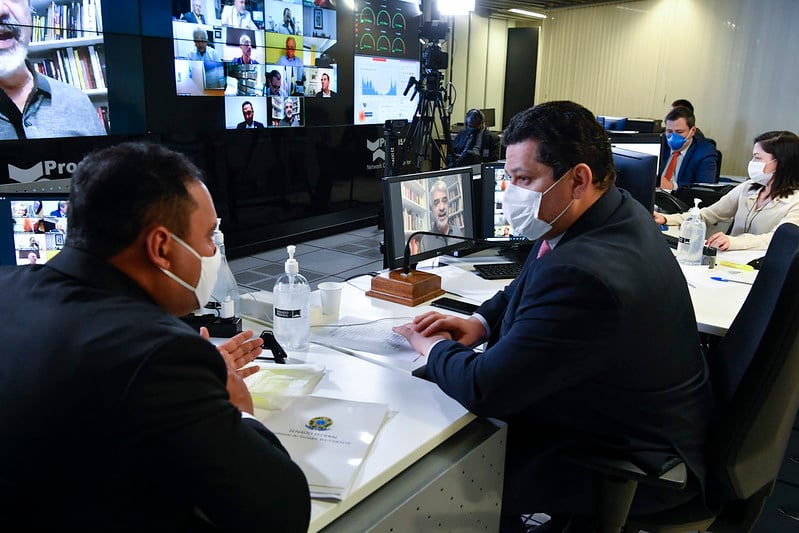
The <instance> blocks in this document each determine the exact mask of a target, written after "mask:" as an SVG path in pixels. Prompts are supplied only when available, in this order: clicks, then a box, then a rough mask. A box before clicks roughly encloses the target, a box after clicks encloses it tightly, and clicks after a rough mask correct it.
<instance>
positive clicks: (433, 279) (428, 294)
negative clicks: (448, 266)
mask: <svg viewBox="0 0 799 533" xmlns="http://www.w3.org/2000/svg"><path fill="white" fill-rule="evenodd" d="M444 293H445V291H444V290H443V289H442V288H441V277H440V276H437V275H436V274H431V273H430V272H421V271H419V270H415V269H411V271H410V272H409V273H408V274H403V273H402V269H395V270H391V271H389V272H388V275H384V274H381V275H379V276H375V277H373V278H372V288H371V290H368V291H366V295H367V296H371V297H372V298H378V299H380V300H387V301H389V302H394V303H398V304H402V305H407V306H409V307H414V306H417V305H419V304H420V303H423V302H426V301H428V300H432V299H433V298H436V297H438V296H441V295H442V294H444Z"/></svg>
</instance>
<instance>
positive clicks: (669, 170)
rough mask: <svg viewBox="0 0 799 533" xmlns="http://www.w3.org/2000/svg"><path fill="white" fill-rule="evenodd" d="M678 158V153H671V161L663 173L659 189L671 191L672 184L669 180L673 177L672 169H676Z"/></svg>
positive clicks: (676, 151) (677, 151)
mask: <svg viewBox="0 0 799 533" xmlns="http://www.w3.org/2000/svg"><path fill="white" fill-rule="evenodd" d="M679 157H680V151H679V150H675V151H673V152H672V153H671V160H670V161H669V166H668V167H666V172H664V173H663V177H662V178H660V188H661V189H667V190H671V189H673V188H674V183H672V181H671V179H672V178H673V177H674V169H675V168H677V159H678V158H679Z"/></svg>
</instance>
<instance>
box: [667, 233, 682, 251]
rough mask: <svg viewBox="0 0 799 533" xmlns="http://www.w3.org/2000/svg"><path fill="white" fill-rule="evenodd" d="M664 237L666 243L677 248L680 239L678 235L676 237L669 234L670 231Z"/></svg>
mask: <svg viewBox="0 0 799 533" xmlns="http://www.w3.org/2000/svg"><path fill="white" fill-rule="evenodd" d="M663 237H664V238H665V239H666V243H667V244H668V245H669V246H671V247H672V248H674V249H675V250H676V249H677V243H678V242H679V241H680V240H679V239H678V238H677V237H675V236H674V235H669V234H668V233H664V234H663Z"/></svg>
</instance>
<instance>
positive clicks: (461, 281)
mask: <svg viewBox="0 0 799 533" xmlns="http://www.w3.org/2000/svg"><path fill="white" fill-rule="evenodd" d="M494 262H496V261H494ZM423 270H424V271H425V272H431V273H433V274H437V275H438V276H440V277H441V288H442V289H444V290H445V291H447V292H450V293H451V294H455V295H457V296H461V297H464V298H467V299H469V300H472V301H473V303H476V304H481V303H483V302H484V301H485V300H488V299H489V298H491V297H492V296H494V294H496V292H497V290H499V287H498V286H497V283H496V282H494V281H491V280H487V279H485V278H481V277H480V276H478V275H477V274H475V273H474V271H473V270H465V269H463V268H461V267H459V266H456V265H447V266H444V267H437V268H431V269H427V268H425V269H423ZM510 281H511V280H508V283H510Z"/></svg>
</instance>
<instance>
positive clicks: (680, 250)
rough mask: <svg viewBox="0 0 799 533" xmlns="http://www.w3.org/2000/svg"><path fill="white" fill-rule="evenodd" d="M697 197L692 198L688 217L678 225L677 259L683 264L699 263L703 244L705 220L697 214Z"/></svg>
mask: <svg viewBox="0 0 799 533" xmlns="http://www.w3.org/2000/svg"><path fill="white" fill-rule="evenodd" d="M700 201H701V200H700V199H699V198H694V206H693V207H692V208H691V210H690V212H689V215H688V218H686V219H685V221H683V223H682V224H681V225H680V237H679V239H678V241H677V261H679V262H680V263H682V264H683V265H701V264H702V250H703V248H704V246H705V221H704V220H702V215H700V214H699V202H700Z"/></svg>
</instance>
